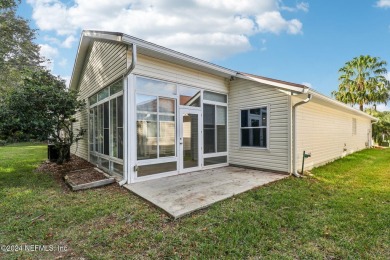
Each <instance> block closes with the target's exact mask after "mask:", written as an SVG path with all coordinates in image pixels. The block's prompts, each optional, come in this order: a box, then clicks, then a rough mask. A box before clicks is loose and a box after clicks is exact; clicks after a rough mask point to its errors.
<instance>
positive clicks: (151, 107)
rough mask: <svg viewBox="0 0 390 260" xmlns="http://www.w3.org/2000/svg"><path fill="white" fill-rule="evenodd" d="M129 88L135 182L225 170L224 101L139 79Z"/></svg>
mask: <svg viewBox="0 0 390 260" xmlns="http://www.w3.org/2000/svg"><path fill="white" fill-rule="evenodd" d="M130 82H132V84H133V88H134V90H135V91H134V92H135V111H134V113H135V118H136V120H135V129H136V160H135V165H136V167H135V170H134V172H133V173H132V174H133V175H134V179H135V181H137V180H144V179H152V178H158V177H164V176H170V175H175V174H179V173H185V172H189V171H195V170H200V169H202V168H203V167H207V166H208V167H213V166H223V165H226V164H227V162H228V158H227V95H225V94H220V93H214V92H209V91H205V90H202V89H200V88H196V87H192V86H186V85H182V84H177V83H173V82H168V81H163V80H157V79H153V78H148V77H144V76H138V75H133V76H132V81H130ZM206 117H207V119H205V118H206ZM130 118H131V116H130ZM204 120H206V121H204ZM206 128H209V129H207V131H206ZM206 147H207V151H206Z"/></svg>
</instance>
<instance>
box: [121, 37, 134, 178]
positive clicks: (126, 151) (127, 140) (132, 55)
mask: <svg viewBox="0 0 390 260" xmlns="http://www.w3.org/2000/svg"><path fill="white" fill-rule="evenodd" d="M135 65H137V45H135V44H134V43H133V44H132V53H131V65H130V67H129V68H128V69H127V70H126V72H125V73H124V74H123V77H122V78H123V80H125V79H126V78H127V77H128V76H129V74H130V73H131V72H132V71H133V70H134V68H135ZM127 89H128V82H127V86H126V91H123V94H124V95H123V96H124V97H125V98H126V99H125V100H126V108H125V111H128V109H127V106H128V104H129V102H128V98H127V97H128V95H127ZM125 93H126V95H125ZM124 115H126V116H125V119H124V120H123V121H124V123H125V122H126V123H125V124H126V129H124V131H125V134H126V138H125V143H124V147H123V148H124V150H125V151H124V158H125V160H124V163H125V164H126V165H124V167H123V168H124V171H123V179H122V180H121V181H120V182H119V186H123V185H125V184H126V183H127V179H128V173H129V165H128V158H129V153H128V147H129V145H128V144H129V135H128V132H129V131H128V121H129V120H128V117H129V116H128V113H127V112H125V113H124Z"/></svg>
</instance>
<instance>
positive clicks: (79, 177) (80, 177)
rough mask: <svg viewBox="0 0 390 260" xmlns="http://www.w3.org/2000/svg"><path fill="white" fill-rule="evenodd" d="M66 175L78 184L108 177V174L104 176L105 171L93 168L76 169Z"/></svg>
mask: <svg viewBox="0 0 390 260" xmlns="http://www.w3.org/2000/svg"><path fill="white" fill-rule="evenodd" d="M66 176H68V179H69V180H70V181H71V182H72V183H74V184H76V185H79V184H84V183H89V182H94V181H100V180H104V179H106V176H104V175H103V173H101V172H99V171H97V170H95V169H93V168H92V169H91V168H87V169H83V170H78V171H74V172H71V173H69V174H67V175H66Z"/></svg>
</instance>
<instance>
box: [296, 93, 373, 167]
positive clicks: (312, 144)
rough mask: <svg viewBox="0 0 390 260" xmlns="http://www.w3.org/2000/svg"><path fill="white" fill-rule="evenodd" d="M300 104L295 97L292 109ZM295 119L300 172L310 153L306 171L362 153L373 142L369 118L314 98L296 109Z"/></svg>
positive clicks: (298, 99)
mask: <svg viewBox="0 0 390 260" xmlns="http://www.w3.org/2000/svg"><path fill="white" fill-rule="evenodd" d="M304 98H306V95H304ZM300 100H302V99H300V98H298V97H292V105H293V104H295V103H296V102H299V101H300ZM296 119H297V136H298V138H297V140H296V141H297V145H298V147H297V148H298V149H297V150H298V151H297V153H298V154H297V155H298V159H297V164H296V166H297V167H298V168H297V169H301V167H302V154H303V151H305V152H306V153H311V157H310V158H307V159H305V169H306V170H309V169H311V168H313V167H316V166H319V165H322V164H325V163H327V162H330V161H332V160H335V159H337V158H339V157H342V156H345V155H347V154H350V153H353V152H356V151H359V150H362V149H364V148H366V145H367V144H368V143H369V142H370V135H371V120H370V119H369V118H367V117H364V116H359V115H358V114H352V113H349V112H347V110H344V109H342V108H341V109H340V108H339V107H335V106H334V105H332V104H329V103H325V102H323V101H320V100H318V99H316V97H315V96H314V97H313V99H312V100H311V101H310V102H309V103H307V104H304V105H301V106H298V107H297V111H296ZM354 121H355V123H354ZM354 128H355V130H356V131H355V133H354Z"/></svg>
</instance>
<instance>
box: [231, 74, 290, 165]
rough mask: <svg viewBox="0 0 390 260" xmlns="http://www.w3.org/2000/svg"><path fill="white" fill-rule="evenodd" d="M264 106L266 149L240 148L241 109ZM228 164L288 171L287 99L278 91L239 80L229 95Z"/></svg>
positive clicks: (288, 109) (232, 83)
mask: <svg viewBox="0 0 390 260" xmlns="http://www.w3.org/2000/svg"><path fill="white" fill-rule="evenodd" d="M264 106H267V108H268V109H269V111H268V115H269V121H268V122H269V126H268V127H269V131H268V132H269V138H268V140H269V144H268V149H264V148H263V149H259V148H256V147H241V146H240V112H241V109H247V108H257V107H264ZM228 109H229V113H228V115H229V146H228V147H229V149H228V151H229V163H230V164H235V165H241V166H247V167H254V168H260V169H268V170H274V171H281V172H288V171H289V137H288V130H289V111H290V108H289V96H288V95H286V93H283V92H281V91H279V90H278V89H276V88H274V87H271V86H266V85H262V84H260V83H256V82H251V81H247V80H242V79H236V80H234V81H232V82H231V85H230V93H229V104H228Z"/></svg>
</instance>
